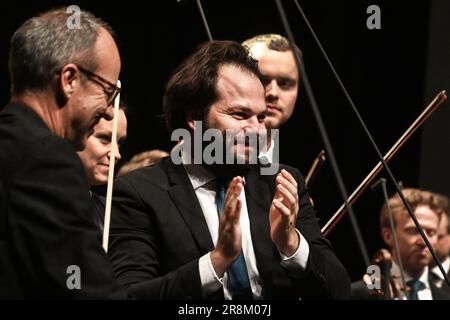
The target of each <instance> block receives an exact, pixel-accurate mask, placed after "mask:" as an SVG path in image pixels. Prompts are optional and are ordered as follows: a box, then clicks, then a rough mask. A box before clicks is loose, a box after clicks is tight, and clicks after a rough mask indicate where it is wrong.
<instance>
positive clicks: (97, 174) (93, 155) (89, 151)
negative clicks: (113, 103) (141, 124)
mask: <svg viewBox="0 0 450 320" xmlns="http://www.w3.org/2000/svg"><path fill="white" fill-rule="evenodd" d="M112 127H113V121H106V120H105V119H101V120H100V122H99V123H98V124H97V125H96V126H95V128H94V133H93V134H92V135H91V136H90V137H89V138H88V139H87V141H86V148H85V149H84V150H83V151H81V152H78V155H79V156H80V159H81V162H82V163H83V165H84V168H85V169H86V174H87V177H88V181H89V184H90V185H91V186H94V185H101V184H105V183H107V181H108V172H109V164H110V154H111V137H112ZM126 135H127V118H126V116H125V113H124V112H123V110H119V118H118V122H117V144H118V146H119V147H120V145H121V143H122V142H123V141H124V140H125V138H126ZM115 153H116V157H115V162H117V161H119V160H120V158H121V155H120V151H119V148H118V147H116V151H115Z"/></svg>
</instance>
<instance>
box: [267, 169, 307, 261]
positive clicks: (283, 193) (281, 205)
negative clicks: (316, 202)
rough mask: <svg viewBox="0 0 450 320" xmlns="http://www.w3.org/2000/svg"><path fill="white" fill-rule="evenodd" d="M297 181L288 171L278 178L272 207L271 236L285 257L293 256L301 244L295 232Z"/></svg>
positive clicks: (270, 214)
mask: <svg viewBox="0 0 450 320" xmlns="http://www.w3.org/2000/svg"><path fill="white" fill-rule="evenodd" d="M297 188H298V186H297V181H295V179H294V177H293V176H292V175H291V174H290V173H289V172H287V171H286V170H284V169H283V170H281V172H280V173H279V174H278V176H277V178H276V191H275V196H274V198H273V201H272V205H271V206H270V213H269V220H270V236H271V238H272V241H273V242H274V243H275V245H276V246H277V248H278V250H280V251H281V252H282V253H283V254H284V255H286V256H291V255H293V254H294V253H295V251H296V250H297V248H298V246H299V244H300V238H299V236H298V234H297V232H296V230H295V222H296V221H297V214H298V208H299V204H298V203H299V201H298V191H297Z"/></svg>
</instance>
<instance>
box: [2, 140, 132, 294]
mask: <svg viewBox="0 0 450 320" xmlns="http://www.w3.org/2000/svg"><path fill="white" fill-rule="evenodd" d="M8 199H9V201H8V208H7V212H8V217H7V219H8V225H9V226H10V230H9V232H10V237H11V243H12V246H13V249H12V250H11V251H12V252H13V253H12V254H13V257H14V260H15V261H16V263H15V265H17V266H19V270H18V274H19V275H20V277H21V281H22V283H23V284H24V285H23V287H24V288H25V291H26V292H25V297H30V298H43V297H44V298H56V299H72V298H75V299H105V298H111V299H122V298H126V297H127V295H126V293H125V289H123V288H121V287H120V286H119V284H118V282H117V280H116V279H115V276H114V273H113V270H112V266H111V264H110V262H109V260H108V258H107V256H106V254H105V253H104V251H103V249H102V246H101V242H100V235H99V230H98V228H97V227H96V225H95V224H94V217H93V212H92V203H91V199H90V197H89V189H88V185H87V181H86V178H85V173H84V169H83V167H82V165H81V163H80V161H79V159H78V157H77V155H76V153H75V151H74V150H73V149H72V148H71V146H70V145H69V144H66V143H64V142H63V141H55V140H53V139H49V140H48V141H46V142H45V143H43V145H39V146H35V147H34V148H31V149H30V151H29V152H28V153H27V157H25V159H23V163H22V164H21V165H20V167H19V169H18V170H17V171H16V172H15V173H14V174H13V175H12V178H11V181H10V186H9V188H8Z"/></svg>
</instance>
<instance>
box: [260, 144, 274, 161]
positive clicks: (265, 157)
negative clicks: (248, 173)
mask: <svg viewBox="0 0 450 320" xmlns="http://www.w3.org/2000/svg"><path fill="white" fill-rule="evenodd" d="M274 146H275V142H274V141H273V139H271V140H270V147H269V149H268V150H267V151H266V152H263V151H261V152H260V154H259V155H258V158H259V161H260V162H261V163H262V164H272V163H273V149H274Z"/></svg>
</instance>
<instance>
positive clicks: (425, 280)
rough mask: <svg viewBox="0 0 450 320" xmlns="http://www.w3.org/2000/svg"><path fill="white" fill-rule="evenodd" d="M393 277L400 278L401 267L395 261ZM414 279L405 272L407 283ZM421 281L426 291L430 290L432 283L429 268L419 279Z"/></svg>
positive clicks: (393, 263)
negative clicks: (429, 277) (429, 278)
mask: <svg viewBox="0 0 450 320" xmlns="http://www.w3.org/2000/svg"><path fill="white" fill-rule="evenodd" d="M391 275H396V276H398V277H400V267H399V266H398V264H397V263H395V262H394V261H393V262H392V268H391ZM413 279H414V278H413V277H411V276H410V275H409V274H408V272H406V271H405V282H408V281H409V280H413ZM419 280H420V281H421V282H422V283H423V284H424V285H425V288H424V289H430V283H429V281H428V266H427V267H425V269H424V270H423V272H422V275H421V276H420V277H419Z"/></svg>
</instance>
